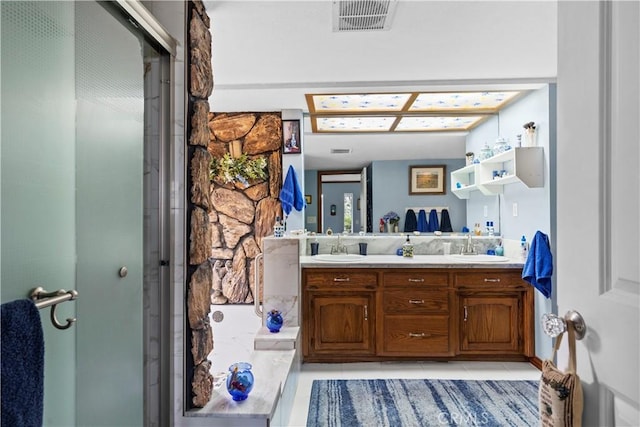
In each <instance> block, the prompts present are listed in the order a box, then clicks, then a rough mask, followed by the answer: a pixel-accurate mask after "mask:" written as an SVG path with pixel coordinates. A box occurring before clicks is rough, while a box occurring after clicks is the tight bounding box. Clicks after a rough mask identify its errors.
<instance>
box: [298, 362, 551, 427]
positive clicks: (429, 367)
mask: <svg viewBox="0 0 640 427" xmlns="http://www.w3.org/2000/svg"><path fill="white" fill-rule="evenodd" d="M386 378H432V379H466V380H538V379H540V371H539V370H538V369H537V368H536V367H535V366H533V365H531V364H529V363H522V362H369V363H331V364H326V363H305V364H303V365H302V369H301V372H300V376H299V378H298V389H297V392H296V396H295V401H294V404H293V410H292V411H291V415H290V417H289V424H288V426H289V427H304V426H306V425H307V411H308V409H309V398H310V396H311V384H312V383H313V380H316V379H386Z"/></svg>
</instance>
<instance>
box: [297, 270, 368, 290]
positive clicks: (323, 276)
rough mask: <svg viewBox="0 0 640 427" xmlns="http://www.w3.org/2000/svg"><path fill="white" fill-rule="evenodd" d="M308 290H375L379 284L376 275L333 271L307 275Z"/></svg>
mask: <svg viewBox="0 0 640 427" xmlns="http://www.w3.org/2000/svg"><path fill="white" fill-rule="evenodd" d="M304 280H305V282H304V285H305V288H306V289H320V288H333V289H335V288H356V287H358V288H366V289H375V288H376V287H377V284H378V276H377V275H376V273H367V272H358V271H356V272H350V271H344V272H343V271H331V272H322V273H315V272H313V273H307V274H305V276H304Z"/></svg>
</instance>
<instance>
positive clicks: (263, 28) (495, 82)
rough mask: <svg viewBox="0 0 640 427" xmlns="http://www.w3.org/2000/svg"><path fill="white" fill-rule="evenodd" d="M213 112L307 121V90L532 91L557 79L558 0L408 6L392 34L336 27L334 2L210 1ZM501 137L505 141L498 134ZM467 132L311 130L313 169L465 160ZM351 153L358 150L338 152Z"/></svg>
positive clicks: (309, 162) (306, 139) (306, 145)
mask: <svg viewBox="0 0 640 427" xmlns="http://www.w3.org/2000/svg"><path fill="white" fill-rule="evenodd" d="M204 4H205V6H206V8H207V13H208V14H209V17H210V18H211V32H212V36H213V37H212V39H213V41H212V44H213V45H212V61H213V73H214V91H213V95H212V96H211V98H210V105H211V111H214V112H240V111H256V112H257V111H281V110H286V109H295V110H302V111H303V112H304V113H308V107H307V104H306V100H305V97H304V95H305V93H329V92H356V93H363V92H369V93H372V92H388V91H402V90H434V91H435V90H478V89H480V90H489V89H500V90H507V89H514V88H522V89H532V88H537V87H539V86H541V85H542V84H546V83H550V82H555V76H556V69H557V66H556V64H557V60H556V56H557V46H556V39H557V20H556V12H557V10H556V2H555V1H549V0H547V1H492V2H490V1H481V0H476V1H455V0H449V1H409V0H400V1H399V3H398V6H397V8H396V13H395V16H394V18H393V21H392V27H391V29H390V30H389V31H375V32H373V31H369V32H343V33H335V32H333V30H332V2H331V1H329V0H321V1H311V0H309V1H307V0H298V1H268V0H265V1H243V0H236V1H215V0H205V1H204ZM496 136H497V135H496ZM464 138H465V134H464V133H437V134H434V133H430V134H427V133H411V134H400V135H397V134H375V135H372V134H349V135H344V134H336V135H333V134H331V135H328V134H312V133H311V126H310V123H309V121H308V120H305V123H304V136H303V150H304V155H305V169H323V170H327V169H332V170H339V169H359V168H361V167H363V166H365V165H366V164H368V163H370V162H371V161H372V160H400V159H412V158H415V159H428V158H437V159H443V158H462V157H464V152H465V147H464ZM332 148H351V149H352V153H351V154H333V155H332V154H330V150H331V149H332Z"/></svg>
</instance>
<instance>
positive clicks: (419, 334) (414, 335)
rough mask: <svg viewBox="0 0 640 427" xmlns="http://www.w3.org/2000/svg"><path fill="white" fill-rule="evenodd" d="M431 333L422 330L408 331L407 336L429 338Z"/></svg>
mask: <svg viewBox="0 0 640 427" xmlns="http://www.w3.org/2000/svg"><path fill="white" fill-rule="evenodd" d="M430 336H431V334H425V333H424V332H419V333H416V332H409V337H411V338H429V337H430Z"/></svg>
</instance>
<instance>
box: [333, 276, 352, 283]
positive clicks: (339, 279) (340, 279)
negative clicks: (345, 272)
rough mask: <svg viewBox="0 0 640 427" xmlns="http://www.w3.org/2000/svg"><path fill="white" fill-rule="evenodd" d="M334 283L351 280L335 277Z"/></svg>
mask: <svg viewBox="0 0 640 427" xmlns="http://www.w3.org/2000/svg"><path fill="white" fill-rule="evenodd" d="M333 281H334V282H348V281H349V278H348V277H334V278H333Z"/></svg>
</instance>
